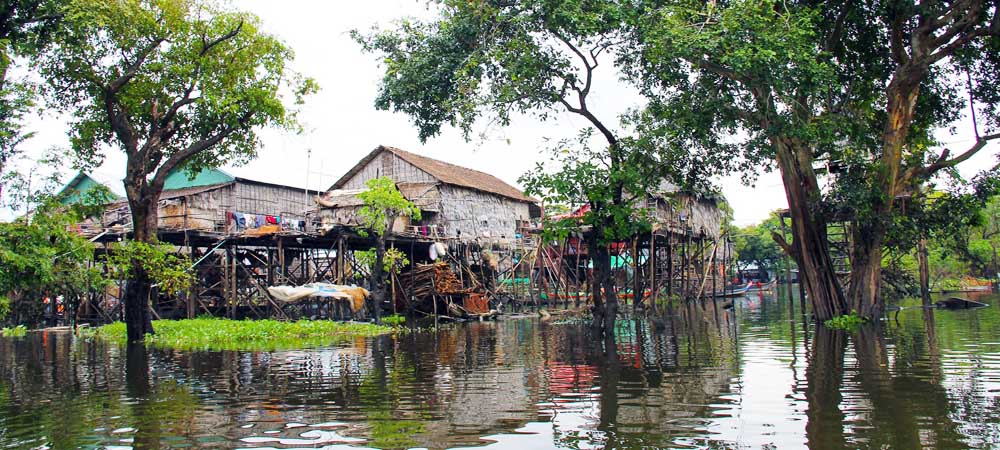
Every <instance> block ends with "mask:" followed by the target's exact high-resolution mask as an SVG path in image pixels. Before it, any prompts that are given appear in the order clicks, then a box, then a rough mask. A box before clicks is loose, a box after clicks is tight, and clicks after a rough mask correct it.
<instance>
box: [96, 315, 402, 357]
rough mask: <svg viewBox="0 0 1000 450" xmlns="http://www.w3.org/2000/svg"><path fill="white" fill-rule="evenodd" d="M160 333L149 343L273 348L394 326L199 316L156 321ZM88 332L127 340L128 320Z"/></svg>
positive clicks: (205, 347)
mask: <svg viewBox="0 0 1000 450" xmlns="http://www.w3.org/2000/svg"><path fill="white" fill-rule="evenodd" d="M153 330H155V331H156V334H152V335H147V336H146V344H147V345H151V346H153V347H160V348H174V349H180V350H248V351H269V350H284V349H297V348H307V347H318V346H323V345H330V344H337V343H342V342H348V341H351V340H353V339H355V338H359V337H371V336H378V335H380V334H386V333H390V332H392V331H393V330H394V329H393V328H391V327H387V326H383V325H375V324H371V323H357V322H332V321H326V320H300V321H297V322H279V321H277V320H228V319H216V318H197V319H184V320H156V321H153ZM84 333H85V334H84V335H85V336H93V337H96V338H98V339H105V340H110V341H117V342H120V343H123V344H124V343H125V341H126V333H125V324H124V323H122V322H115V323H112V324H108V325H104V326H102V327H99V328H96V329H94V330H92V331H86V332H84Z"/></svg>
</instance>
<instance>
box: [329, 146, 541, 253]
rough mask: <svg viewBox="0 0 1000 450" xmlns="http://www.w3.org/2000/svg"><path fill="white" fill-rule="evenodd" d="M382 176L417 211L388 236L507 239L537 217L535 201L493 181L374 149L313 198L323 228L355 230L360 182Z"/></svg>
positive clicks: (431, 161)
mask: <svg viewBox="0 0 1000 450" xmlns="http://www.w3.org/2000/svg"><path fill="white" fill-rule="evenodd" d="M382 176H386V177H389V178H391V179H392V180H393V181H395V182H396V185H397V186H398V188H399V190H400V192H401V193H402V194H403V196H404V197H406V198H407V199H408V200H410V201H412V202H414V203H415V204H416V205H417V207H419V208H420V210H421V214H422V218H421V220H420V221H419V222H415V223H409V222H407V221H405V220H400V221H397V223H396V224H394V225H393V231H396V232H409V233H416V234H423V235H428V236H436V237H448V238H457V239H460V240H470V241H471V240H476V239H487V240H498V241H502V240H511V239H514V238H515V236H516V234H517V233H518V231H519V229H520V228H521V227H523V226H525V225H527V224H528V223H529V222H530V221H531V220H532V219H534V218H538V217H540V216H541V209H540V208H539V207H538V204H537V201H536V200H534V199H532V198H531V197H528V196H526V195H524V193H523V192H521V191H520V190H518V189H517V188H515V187H513V186H511V185H509V184H507V183H505V182H503V181H501V180H500V179H499V178H497V177H495V176H493V175H490V174H487V173H484V172H480V171H477V170H472V169H468V168H465V167H460V166H456V165H454V164H450V163H446V162H444V161H439V160H436V159H432V158H428V157H426V156H420V155H417V154H414V153H410V152H406V151H403V150H400V149H398V148H394V147H386V146H379V147H378V148H376V149H375V150H373V151H372V152H371V153H369V154H368V156H365V157H364V158H363V159H361V161H359V162H358V163H357V164H356V165H355V166H354V167H353V168H351V170H349V171H348V172H347V173H346V174H344V176H343V177H341V178H340V179H339V180H337V182H336V183H334V184H333V186H331V187H330V190H329V191H328V192H327V193H326V194H324V195H323V196H322V197H321V198H319V199H318V203H319V204H320V210H319V212H318V217H319V219H320V220H321V221H322V223H323V225H324V226H326V227H332V226H336V225H342V226H356V225H359V224H360V223H359V222H358V217H357V210H358V209H359V208H360V207H361V201H360V200H359V199H358V198H357V194H358V193H360V192H362V191H364V190H365V188H366V187H365V182H367V181H368V180H370V179H373V178H378V177H382Z"/></svg>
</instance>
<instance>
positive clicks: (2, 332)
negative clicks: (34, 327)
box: [0, 325, 28, 337]
mask: <svg viewBox="0 0 1000 450" xmlns="http://www.w3.org/2000/svg"><path fill="white" fill-rule="evenodd" d="M27 334H28V327H26V326H24V325H18V326H16V327H13V328H0V336H3V337H24V336H25V335H27Z"/></svg>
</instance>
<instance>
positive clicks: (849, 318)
mask: <svg viewBox="0 0 1000 450" xmlns="http://www.w3.org/2000/svg"><path fill="white" fill-rule="evenodd" d="M867 322H868V319H866V318H864V317H861V316H858V313H857V312H856V311H851V313H850V314H844V315H842V316H837V317H834V318H832V319H830V320H826V321H824V322H823V325H824V326H826V327H827V328H832V329H834V330H857V329H858V327H860V326H861V325H862V324H864V323H867Z"/></svg>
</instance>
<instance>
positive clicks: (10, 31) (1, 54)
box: [0, 0, 62, 197]
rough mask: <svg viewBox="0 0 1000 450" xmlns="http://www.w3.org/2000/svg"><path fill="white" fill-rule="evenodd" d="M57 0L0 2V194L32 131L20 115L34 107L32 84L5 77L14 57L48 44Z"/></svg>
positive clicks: (54, 25) (57, 17) (56, 14)
mask: <svg viewBox="0 0 1000 450" xmlns="http://www.w3.org/2000/svg"><path fill="white" fill-rule="evenodd" d="M61 4H62V1H61V0H8V1H5V2H3V3H2V4H0V197H2V196H3V195H4V188H5V187H6V185H7V184H8V183H7V181H8V180H7V179H8V178H9V177H10V176H12V175H11V174H12V173H14V171H12V170H10V167H11V163H13V162H14V161H15V160H16V159H17V158H18V157H19V156H20V154H21V151H20V149H19V147H20V146H21V145H22V144H23V143H24V142H25V141H26V140H28V139H30V138H31V137H32V136H33V134H34V133H31V132H25V131H24V130H23V129H22V125H23V122H22V121H23V119H24V115H25V114H26V113H27V112H28V111H30V110H31V108H32V107H33V106H35V94H36V87H35V86H34V84H33V83H32V82H30V81H28V80H24V79H12V78H11V77H8V73H9V69H10V67H11V65H12V64H14V60H15V59H17V58H22V57H31V56H34V55H36V54H37V53H38V52H39V51H40V50H41V49H43V48H45V46H46V45H47V44H48V43H49V41H50V39H51V37H52V34H53V33H54V32H55V30H56V29H57V27H58V26H59V23H60V20H61V18H62V16H61V14H60V12H59V6H60V5H61Z"/></svg>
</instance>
